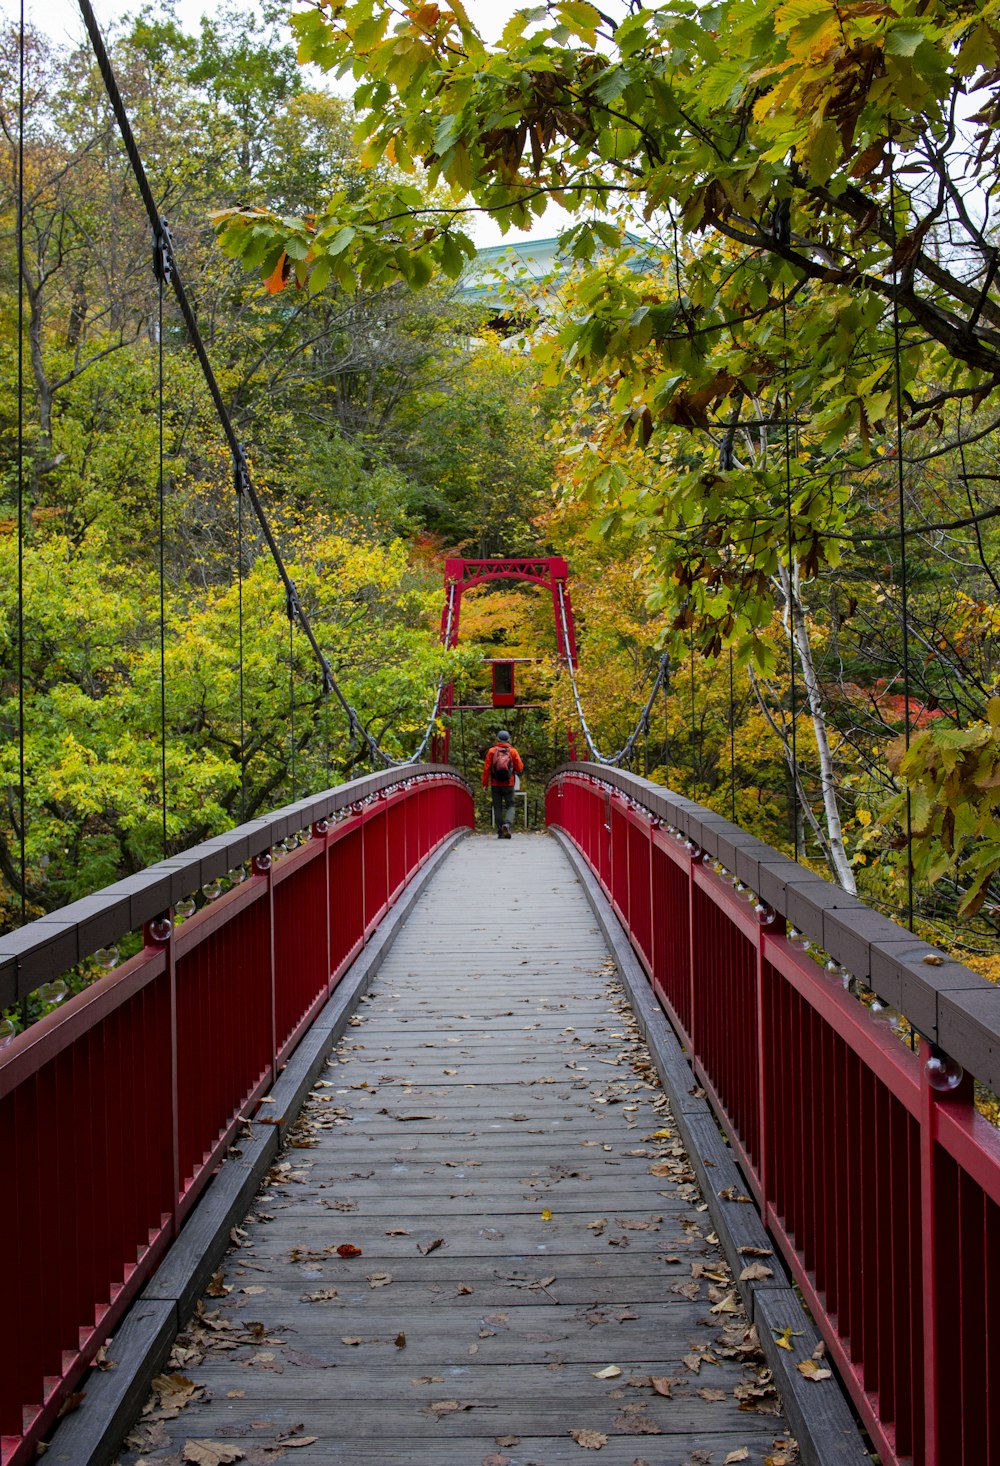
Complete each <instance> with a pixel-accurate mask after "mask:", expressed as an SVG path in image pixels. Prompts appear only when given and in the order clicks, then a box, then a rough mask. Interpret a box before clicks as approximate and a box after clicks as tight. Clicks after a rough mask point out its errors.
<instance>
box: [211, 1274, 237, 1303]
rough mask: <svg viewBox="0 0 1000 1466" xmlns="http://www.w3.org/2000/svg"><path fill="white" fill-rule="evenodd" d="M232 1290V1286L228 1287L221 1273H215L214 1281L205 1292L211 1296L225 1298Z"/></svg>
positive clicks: (213, 1275)
mask: <svg viewBox="0 0 1000 1466" xmlns="http://www.w3.org/2000/svg"><path fill="white" fill-rule="evenodd" d="M232 1291H233V1290H232V1288H228V1287H227V1286H226V1284H225V1283H224V1282H223V1281H222V1274H221V1273H213V1274H212V1281H211V1282H210V1283H209V1285H208V1287H207V1288H206V1289H205V1292H206V1293H207V1294H208V1296H209V1298H225V1296H226V1294H227V1293H231V1292H232Z"/></svg>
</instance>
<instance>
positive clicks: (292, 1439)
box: [281, 1435, 319, 1450]
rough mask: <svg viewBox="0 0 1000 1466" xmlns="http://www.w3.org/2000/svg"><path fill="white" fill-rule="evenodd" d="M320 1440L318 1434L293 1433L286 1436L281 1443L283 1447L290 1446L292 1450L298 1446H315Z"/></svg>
mask: <svg viewBox="0 0 1000 1466" xmlns="http://www.w3.org/2000/svg"><path fill="white" fill-rule="evenodd" d="M318 1440H319V1436H318V1435H293V1436H286V1437H285V1439H284V1440H283V1441H282V1442H281V1445H282V1448H284V1447H285V1446H289V1447H291V1449H292V1450H295V1449H296V1447H298V1446H314V1445H315V1444H316V1442H317V1441H318Z"/></svg>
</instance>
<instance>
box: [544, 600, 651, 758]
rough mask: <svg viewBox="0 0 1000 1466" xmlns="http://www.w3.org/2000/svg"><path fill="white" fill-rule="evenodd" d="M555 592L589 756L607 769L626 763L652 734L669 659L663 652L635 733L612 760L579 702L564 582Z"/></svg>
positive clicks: (570, 674)
mask: <svg viewBox="0 0 1000 1466" xmlns="http://www.w3.org/2000/svg"><path fill="white" fill-rule="evenodd" d="M556 589H557V592H558V597H559V618H560V622H561V624H562V633H563V646H564V647H565V649H566V669H567V671H568V672H569V682H570V687H571V688H572V689H573V701H574V703H575V704H576V715H577V718H578V719H579V723H580V728H581V731H582V733H583V737H584V740H585V742H586V744H587V748H588V750H589V752H590V756H591V758H592V759H593V760H594V762H595V763H598V764H607V765H608V766H617V765H619V764H622V763H624V762H626V760H628V759H630V758H631V757H632V754H633V752H634V750H635V745H636V743H637V741H638V739H639V737H640V735H641V734H642V733H643V732H646V733H648V732H649V715H650V712H651V711H652V708H653V703H654V702H655V700H656V694H657V693H658V692H659V690H660V688H661V687H662V686H663V685H664V680H665V678H666V675H667V669H668V666H669V657H668V656H667V654H666V653H665V652H664V654H663V656H662V657H661V658H660V665H659V668H658V669H657V673H656V681H655V682H654V683H653V688H652V691H651V692H650V694H649V697H648V698H647V699H646V706H645V707H644V708H643V710H642V712H641V713H640V714H639V721H638V722H637V723H636V725H635V727H634V728H633V729H632V732H631V733H630V734H629V736H628V738H627V739H626V740H625V742H624V743H623V744H622V746H621V748H620V749H619V750H618V752H617V753H613V754H611V755H610V756H605V755H604V754H603V753H601V751H600V749H599V748H598V747H597V744H596V743H595V742H594V738H593V735H592V733H591V731H590V727H589V726H588V723H587V719H586V716H585V714H584V711H583V703H582V702H581V701H580V689H579V688H578V687H577V685H576V669H575V667H574V666H573V653H572V651H571V650H570V645H571V643H570V639H569V626H568V624H567V621H566V601H565V598H564V595H563V585H562V581H558V582H557V586H556Z"/></svg>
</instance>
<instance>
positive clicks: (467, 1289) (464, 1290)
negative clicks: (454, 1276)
mask: <svg viewBox="0 0 1000 1466" xmlns="http://www.w3.org/2000/svg"><path fill="white" fill-rule="evenodd" d="M475 1291H476V1290H475V1288H473V1287H471V1286H470V1285H469V1284H468V1283H459V1285H458V1287H457V1288H456V1289H455V1292H456V1293H457V1294H458V1295H459V1296H460V1297H463V1298H464V1297H465V1295H466V1294H468V1293H474V1292H475Z"/></svg>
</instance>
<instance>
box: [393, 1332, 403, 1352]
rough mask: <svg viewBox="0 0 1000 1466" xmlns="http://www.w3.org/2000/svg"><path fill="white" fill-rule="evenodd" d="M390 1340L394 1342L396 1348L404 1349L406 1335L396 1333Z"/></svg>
mask: <svg viewBox="0 0 1000 1466" xmlns="http://www.w3.org/2000/svg"><path fill="white" fill-rule="evenodd" d="M392 1342H393V1343H394V1344H395V1346H396V1348H397V1349H405V1348H406V1335H405V1334H397V1335H396V1337H395V1338H394V1339H393V1341H392Z"/></svg>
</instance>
